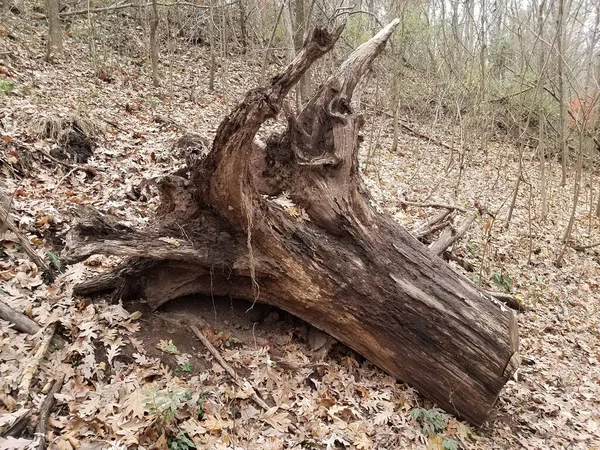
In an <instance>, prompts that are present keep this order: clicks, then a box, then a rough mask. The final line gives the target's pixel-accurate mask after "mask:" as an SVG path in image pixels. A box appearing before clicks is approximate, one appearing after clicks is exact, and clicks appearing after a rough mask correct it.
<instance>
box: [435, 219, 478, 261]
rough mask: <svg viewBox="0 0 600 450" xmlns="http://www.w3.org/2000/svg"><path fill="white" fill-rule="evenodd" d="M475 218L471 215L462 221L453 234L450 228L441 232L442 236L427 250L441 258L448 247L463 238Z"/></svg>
mask: <svg viewBox="0 0 600 450" xmlns="http://www.w3.org/2000/svg"><path fill="white" fill-rule="evenodd" d="M475 217H476V215H475V214H472V215H471V216H470V217H469V218H467V219H465V220H463V222H462V223H461V224H460V227H459V228H458V229H457V230H456V231H455V232H453V231H454V230H453V229H452V228H450V227H448V228H446V229H445V230H444V231H442V234H441V236H440V237H439V238H438V240H437V241H435V242H433V243H432V244H431V245H430V246H429V249H430V250H431V251H432V252H433V253H435V254H436V255H438V256H441V255H442V254H443V253H444V252H445V251H446V250H447V249H448V247H450V246H451V245H452V244H454V243H455V242H456V241H458V240H459V239H460V238H461V237H463V236H464V234H465V233H466V232H467V230H468V229H469V227H470V226H471V224H472V223H473V221H474V220H475Z"/></svg>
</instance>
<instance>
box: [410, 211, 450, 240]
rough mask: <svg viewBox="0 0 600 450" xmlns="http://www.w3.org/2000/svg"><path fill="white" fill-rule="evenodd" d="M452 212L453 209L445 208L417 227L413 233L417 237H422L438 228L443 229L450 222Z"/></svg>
mask: <svg viewBox="0 0 600 450" xmlns="http://www.w3.org/2000/svg"><path fill="white" fill-rule="evenodd" d="M450 214H452V211H451V210H449V209H445V208H444V209H443V210H442V211H441V212H439V213H438V214H437V215H435V216H433V217H430V218H429V219H427V221H426V222H425V223H423V224H421V225H420V226H419V227H417V228H416V229H415V230H414V231H413V232H412V234H413V235H414V236H415V237H416V238H417V239H422V238H424V237H425V236H427V235H428V234H432V233H435V232H436V231H438V230H441V229H442V228H444V227H445V226H446V225H448V224H449V223H450V219H451V218H448V216H449V215H450ZM446 218H448V220H446Z"/></svg>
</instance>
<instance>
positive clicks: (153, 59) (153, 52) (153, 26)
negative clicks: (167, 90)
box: [150, 0, 160, 87]
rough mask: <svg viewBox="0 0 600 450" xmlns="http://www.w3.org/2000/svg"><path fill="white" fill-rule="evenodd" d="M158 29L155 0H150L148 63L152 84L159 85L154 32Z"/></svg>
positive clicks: (156, 43) (156, 46)
mask: <svg viewBox="0 0 600 450" xmlns="http://www.w3.org/2000/svg"><path fill="white" fill-rule="evenodd" d="M157 31H158V6H157V4H156V0H152V19H151V20H150V63H151V65H152V84H153V85H154V87H158V86H160V77H159V75H158V42H157V38H156V32H157Z"/></svg>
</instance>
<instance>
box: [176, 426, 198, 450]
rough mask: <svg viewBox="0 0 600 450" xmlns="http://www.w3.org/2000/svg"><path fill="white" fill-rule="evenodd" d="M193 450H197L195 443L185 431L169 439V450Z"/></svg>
mask: <svg viewBox="0 0 600 450" xmlns="http://www.w3.org/2000/svg"><path fill="white" fill-rule="evenodd" d="M192 448H196V446H195V445H194V442H193V441H192V440H191V439H190V438H189V437H188V435H187V434H186V433H185V432H183V431H180V432H179V433H177V436H175V437H173V438H169V450H190V449H192Z"/></svg>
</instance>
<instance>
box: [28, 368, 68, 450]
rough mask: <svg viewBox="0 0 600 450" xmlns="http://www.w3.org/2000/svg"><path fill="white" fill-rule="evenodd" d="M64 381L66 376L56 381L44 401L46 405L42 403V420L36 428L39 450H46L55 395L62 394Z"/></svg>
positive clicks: (59, 377) (60, 376)
mask: <svg viewBox="0 0 600 450" xmlns="http://www.w3.org/2000/svg"><path fill="white" fill-rule="evenodd" d="M64 381H65V375H64V374H60V375H59V376H58V378H57V379H56V381H54V384H52V387H51V388H50V391H49V392H48V395H47V396H46V398H45V399H44V403H42V406H41V407H40V419H39V421H38V423H37V426H36V427H35V435H36V437H37V438H38V439H39V440H38V444H37V449H38V450H45V449H46V432H47V430H48V419H49V418H50V413H51V412H52V408H53V407H54V402H55V400H56V399H55V398H54V394H58V393H59V392H60V390H61V388H62V385H63V382H64Z"/></svg>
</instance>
